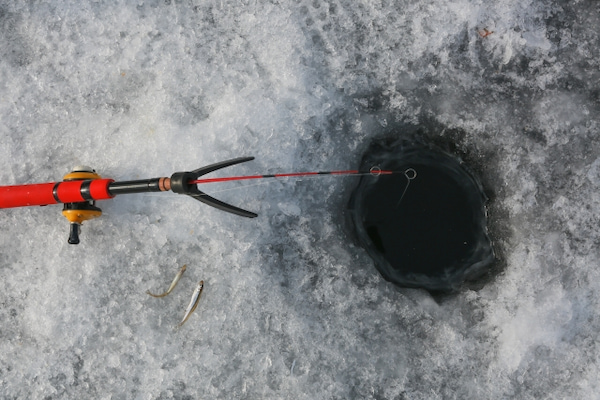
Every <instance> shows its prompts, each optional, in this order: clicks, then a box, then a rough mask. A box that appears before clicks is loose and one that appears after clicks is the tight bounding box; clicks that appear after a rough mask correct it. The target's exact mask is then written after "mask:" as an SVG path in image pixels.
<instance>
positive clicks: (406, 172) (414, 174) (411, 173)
mask: <svg viewBox="0 0 600 400" xmlns="http://www.w3.org/2000/svg"><path fill="white" fill-rule="evenodd" d="M404 176H405V177H406V187H405V188H404V192H402V196H400V200H398V203H396V208H398V206H399V205H400V203H401V202H402V199H403V198H404V195H405V194H406V191H407V190H408V187H409V186H410V181H412V180H413V179H415V178H416V177H417V171H415V170H414V169H413V168H408V169H406V170H404Z"/></svg>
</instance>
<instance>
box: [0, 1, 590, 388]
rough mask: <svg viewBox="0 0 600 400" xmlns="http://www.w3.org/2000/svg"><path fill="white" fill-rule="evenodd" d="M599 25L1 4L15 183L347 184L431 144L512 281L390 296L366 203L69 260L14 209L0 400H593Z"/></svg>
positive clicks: (256, 196)
mask: <svg viewBox="0 0 600 400" xmlns="http://www.w3.org/2000/svg"><path fill="white" fill-rule="evenodd" d="M579 21H582V22H579ZM595 26H598V8H597V5H595V4H593V3H591V2H579V3H573V4H563V5H559V4H557V3H551V2H522V1H520V2H517V1H508V0H502V1H499V2H495V3H494V4H493V5H486V4H482V3H480V2H476V1H472V0H463V1H455V2H452V3H449V4H447V5H443V6H441V5H440V4H438V3H437V2H431V1H418V2H405V3H402V4H397V3H395V4H394V5H387V4H384V3H371V2H370V3H362V2H355V1H333V2H320V1H311V2H303V1H299V2H294V3H293V4H286V3H280V4H277V2H273V3H269V2H260V1H255V2H253V1H249V2H243V3H242V4H239V3H238V2H227V1H224V2H221V1H218V2H217V1H215V2H210V1H208V2H201V3H200V2H198V4H196V3H195V2H183V1H181V2H180V1H160V2H159V1H156V2H152V1H143V2H139V3H138V4H134V5H130V4H128V2H122V3H120V4H119V3H118V2H117V3H115V2H96V3H93V4H80V2H71V3H69V2H64V3H61V4H60V5H53V4H45V3H43V2H40V3H35V4H32V5H29V6H19V5H15V4H13V3H11V2H10V3H9V2H5V5H3V6H1V7H0V27H1V28H2V29H1V31H0V54H1V57H0V77H1V79H0V85H1V88H0V93H1V95H0V120H1V121H2V124H0V130H1V134H0V154H1V156H0V162H1V163H2V165H1V167H2V168H0V178H1V179H0V182H1V183H2V184H13V183H26V182H42V181H52V180H56V179H60V177H61V176H62V174H64V173H66V172H68V171H69V168H71V167H72V166H74V165H77V164H89V165H92V166H94V167H95V168H96V169H97V170H98V171H99V172H100V173H101V174H103V175H104V176H107V177H113V178H115V179H135V178H144V177H152V176H160V175H168V174H170V173H172V172H174V171H177V170H185V169H191V168H195V167H198V166H200V165H205V164H209V163H212V162H215V161H220V160H222V159H227V158H231V157H237V156H243V155H254V156H256V157H257V160H256V162H254V163H253V164H252V165H243V166H239V167H236V170H235V171H236V172H241V173H254V172H258V173H268V172H281V171H292V170H309V169H311V170H312V169H317V170H326V169H337V168H346V167H348V168H352V167H355V166H356V165H357V164H358V162H359V160H360V157H361V151H362V150H363V149H364V148H365V146H366V145H367V143H368V139H369V138H370V137H373V136H374V135H376V134H379V133H381V132H384V131H386V130H389V129H391V128H392V127H393V125H394V124H395V123H397V122H411V121H422V120H425V119H433V120H436V121H437V122H438V123H441V124H443V125H444V126H446V127H448V128H449V129H447V130H446V131H443V132H440V136H441V137H451V139H452V140H453V141H455V142H456V143H457V147H458V149H459V150H464V151H468V152H469V154H470V155H471V157H472V159H473V160H474V161H475V163H476V164H478V166H479V169H480V170H481V172H482V174H483V179H484V181H486V182H487V185H488V187H490V188H492V189H493V191H494V192H495V200H494V201H495V202H496V203H495V204H496V207H497V209H498V210H499V212H498V213H497V214H496V215H497V216H499V218H500V217H502V219H503V221H504V224H505V225H504V226H505V227H506V229H505V230H503V231H501V232H499V234H498V235H496V240H497V245H498V246H499V247H500V248H501V249H502V250H503V251H504V254H505V256H506V257H505V258H506V268H505V272H504V274H503V275H502V276H500V277H498V278H497V279H496V280H495V281H494V282H492V283H490V284H488V285H487V286H485V287H484V288H483V289H482V290H480V291H478V292H475V291H468V292H464V293H461V294H460V295H457V296H455V297H452V298H449V299H446V300H445V301H444V302H442V303H441V304H438V303H436V302H435V301H434V300H433V299H431V298H430V297H429V295H427V294H426V293H424V292H422V291H417V290H397V289H396V288H394V287H393V286H391V285H390V284H388V283H386V282H384V281H383V279H381V278H380V277H379V276H378V275H377V273H376V271H375V269H374V268H373V265H372V261H370V260H369V259H368V257H367V256H366V254H365V252H364V251H363V250H362V249H360V248H357V247H355V246H354V245H353V244H352V242H351V240H350V238H349V237H348V235H347V234H346V233H345V231H344V229H343V224H342V223H341V221H343V216H342V215H341V213H340V210H341V209H343V207H344V206H345V201H346V198H345V197H344V196H345V195H346V194H348V193H349V190H350V188H351V186H352V185H353V183H352V181H350V180H349V179H351V178H341V179H329V178H323V179H318V180H317V179H309V180H302V181H288V182H274V183H270V184H268V185H259V186H252V187H248V188H244V189H241V187H242V186H243V185H239V187H240V189H239V190H231V191H224V192H220V191H221V190H224V189H229V188H231V187H232V186H233V187H238V186H236V185H228V186H220V187H212V186H211V187H210V189H208V188H207V189H206V190H207V192H209V193H216V192H219V196H220V198H223V199H224V200H225V201H228V202H230V203H233V204H237V205H242V206H243V207H244V208H248V209H251V210H255V211H257V212H259V213H260V217H259V218H258V219H256V220H242V219H239V218H236V217H234V216H229V215H225V214H223V213H221V212H219V211H216V210H211V209H207V208H206V207H204V206H203V205H200V204H197V203H196V202H194V201H192V200H190V199H186V198H182V197H181V196H175V195H167V194H164V195H160V197H159V195H155V196H141V195H140V196H128V197H125V196H124V197H122V198H117V199H115V200H112V201H108V202H104V203H102V204H100V206H101V207H102V208H103V210H104V215H103V216H102V218H101V219H99V220H96V221H90V222H87V223H85V224H84V226H83V233H82V244H80V245H79V246H78V247H72V246H69V245H67V244H66V237H67V224H66V221H65V220H64V218H63V217H62V216H61V215H60V208H59V207H45V208H31V209H20V210H2V212H1V213H0V223H1V224H2V225H1V226H2V227H3V228H4V229H3V231H2V233H1V234H0V235H1V236H0V259H1V260H2V263H1V264H0V265H1V266H2V278H3V279H2V283H1V285H2V287H1V289H2V290H0V303H1V304H2V307H1V308H0V321H1V322H2V323H1V325H0V326H1V328H0V337H2V339H3V340H2V341H1V342H0V343H1V344H0V346H1V348H0V354H2V355H3V356H2V357H0V383H1V385H0V387H2V391H3V393H2V395H3V397H6V398H12V397H16V398H40V399H43V398H82V397H94V398H140V399H142V398H149V399H150V398H297V399H301V398H311V399H314V398H323V399H330V398H378V399H394V398H416V399H418V398H423V399H425V398H436V397H438V398H474V399H475V398H501V397H518V398H524V399H528V398H531V399H533V398H544V397H551V396H554V397H557V398H563V397H565V398H593V397H594V396H595V395H596V393H597V392H598V387H597V383H596V377H597V375H598V359H599V355H600V350H599V349H598V345H597V340H596V337H597V332H598V328H599V321H598V318H597V316H596V312H595V311H596V310H597V309H598V300H599V295H598V293H600V292H599V291H598V285H599V284H598V282H600V280H599V279H598V276H597V275H598V272H597V268H596V266H597V264H598V250H597V244H598V242H599V239H600V237H599V235H600V233H598V230H597V226H598V223H599V222H600V221H598V219H599V217H598V215H599V213H598V211H599V210H600V198H599V196H598V194H597V191H598V185H599V184H600V179H599V177H598V162H599V161H598V160H600V151H599V150H598V149H600V147H599V146H598V139H597V136H598V135H597V133H598V116H599V115H600V112H599V111H600V110H599V98H598V92H597V87H598V79H599V72H598V70H599V68H598V67H599V64H598V59H599V58H598V49H597V48H596V47H595V46H597V43H598V34H597V32H595V31H594V29H593V27H595ZM483 28H487V29H489V30H490V31H493V33H492V34H490V35H489V36H487V37H485V38H483V37H481V35H480V34H479V33H478V30H481V29H483ZM452 128H460V129H461V130H462V131H464V132H467V133H466V135H462V136H461V135H458V134H455V133H454V132H458V130H453V129H452ZM453 135H455V136H453ZM232 171H233V170H232ZM298 210H299V211H298ZM184 263H187V264H188V271H187V272H186V274H185V275H184V279H182V281H181V282H180V283H179V286H178V287H177V289H176V290H175V291H174V292H173V293H172V294H171V295H170V296H168V297H167V298H165V299H153V298H150V297H149V296H147V295H146V294H145V293H144V292H145V291H146V290H147V289H154V288H160V287H163V286H164V285H165V284H168V282H169V281H170V279H172V276H173V274H174V273H175V272H176V271H177V269H178V268H179V267H181V265H182V264H184ZM199 279H204V281H205V283H206V288H205V291H204V294H203V298H202V301H201V303H200V306H199V307H198V309H197V310H196V313H195V314H194V315H193V316H192V317H191V319H190V320H189V321H188V322H187V323H186V325H184V327H183V328H182V329H181V330H179V331H174V330H173V329H172V328H173V326H174V325H175V324H177V323H178V322H179V320H180V319H181V316H182V313H183V310H184V308H185V305H187V302H188V300H189V296H190V295H191V292H192V290H193V287H194V285H195V284H196V283H197V281H198V280H199ZM292 371H293V373H292Z"/></svg>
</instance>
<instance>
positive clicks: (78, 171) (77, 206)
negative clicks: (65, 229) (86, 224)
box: [62, 165, 102, 244]
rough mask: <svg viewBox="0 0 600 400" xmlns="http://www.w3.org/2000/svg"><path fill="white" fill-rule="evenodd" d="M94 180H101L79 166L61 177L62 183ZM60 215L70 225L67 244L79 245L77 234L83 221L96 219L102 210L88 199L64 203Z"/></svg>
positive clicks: (90, 169)
mask: <svg viewBox="0 0 600 400" xmlns="http://www.w3.org/2000/svg"><path fill="white" fill-rule="evenodd" d="M94 179H101V176H100V175H98V174H97V173H96V171H94V170H93V169H92V168H90V167H88V166H85V165H80V166H77V167H75V168H73V170H72V171H71V172H69V173H68V174H66V175H65V176H64V177H63V182H70V181H91V180H94ZM82 193H83V191H82ZM84 198H85V197H84ZM62 214H63V215H64V216H65V218H67V220H69V223H70V230H69V240H68V242H69V244H79V232H80V230H81V224H82V223H83V221H87V220H88V219H93V218H98V217H99V216H101V215H102V210H101V209H100V208H99V207H96V201H95V200H92V199H90V200H86V201H82V202H76V203H64V206H63V211H62Z"/></svg>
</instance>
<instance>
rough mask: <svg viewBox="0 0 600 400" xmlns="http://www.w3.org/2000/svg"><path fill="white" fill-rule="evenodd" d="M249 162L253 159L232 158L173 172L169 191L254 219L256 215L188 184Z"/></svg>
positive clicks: (194, 185)
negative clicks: (203, 176)
mask: <svg viewBox="0 0 600 400" xmlns="http://www.w3.org/2000/svg"><path fill="white" fill-rule="evenodd" d="M251 160H254V157H239V158H234V159H232V160H227V161H221V162H218V163H215V164H211V165H207V166H206V167H201V168H198V169H196V170H194V171H191V172H175V173H174V174H173V175H171V190H172V191H173V192H175V193H180V194H187V195H188V196H191V197H193V198H195V199H196V200H198V201H201V202H203V203H205V204H208V205H209V206H212V207H215V208H217V209H219V210H222V211H227V212H229V213H232V214H235V215H239V216H242V217H246V218H255V217H257V216H258V214H255V213H253V212H251V211H247V210H244V209H242V208H239V207H236V206H232V205H231V204H227V203H225V202H222V201H221V200H217V199H215V198H214V197H211V196H209V195H207V194H206V193H204V192H201V191H200V190H198V186H197V185H196V184H190V183H189V182H190V181H193V180H196V179H198V178H199V177H200V176H202V175H206V174H209V173H211V172H213V171H216V170H218V169H221V168H226V167H229V166H231V165H235V164H240V163H243V162H246V161H251Z"/></svg>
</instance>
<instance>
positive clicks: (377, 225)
mask: <svg viewBox="0 0 600 400" xmlns="http://www.w3.org/2000/svg"><path fill="white" fill-rule="evenodd" d="M361 168H364V169H369V168H373V169H371V171H373V170H375V171H389V170H392V171H395V173H394V174H392V175H387V174H373V173H372V174H369V175H365V176H363V177H362V178H361V180H360V182H359V184H358V186H357V187H356V189H355V190H354V192H353V193H352V196H351V198H350V203H349V212H350V217H351V221H352V224H353V227H354V229H355V231H356V234H357V237H358V241H359V243H360V244H361V245H362V246H363V247H364V248H365V249H366V250H367V252H368V253H369V255H370V256H371V257H372V258H373V259H374V261H375V266H376V267H377V269H378V270H379V272H380V273H381V275H382V276H383V277H384V278H385V279H387V280H389V281H391V282H393V283H395V284H396V285H398V286H402V287H418V288H424V289H427V290H429V291H432V292H440V291H441V292H452V291H455V290H457V289H459V288H460V287H461V286H462V284H463V283H464V282H465V281H466V280H475V279H477V278H478V277H480V276H482V275H483V274H485V273H486V272H487V270H488V267H489V266H490V265H491V264H492V262H493V260H494V251H493V248H492V244H491V241H490V239H489V237H488V234H487V214H486V209H485V203H486V201H487V198H486V196H485V194H484V192H483V189H482V186H481V184H480V183H479V181H478V179H477V178H476V176H475V175H474V174H473V173H472V172H471V171H470V170H469V169H468V167H467V166H465V165H464V163H463V162H462V161H461V160H460V159H459V158H457V157H455V156H453V155H451V154H448V153H446V152H444V151H442V150H440V149H437V148H434V147H432V146H428V145H424V144H415V143H407V142H397V143H395V144H391V145H389V144H386V143H385V142H374V143H373V144H372V145H371V146H370V147H369V149H368V150H367V152H366V153H365V155H364V157H363V161H362V165H361Z"/></svg>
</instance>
